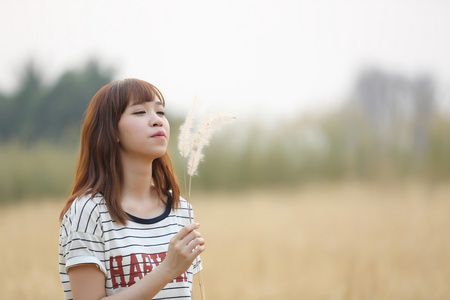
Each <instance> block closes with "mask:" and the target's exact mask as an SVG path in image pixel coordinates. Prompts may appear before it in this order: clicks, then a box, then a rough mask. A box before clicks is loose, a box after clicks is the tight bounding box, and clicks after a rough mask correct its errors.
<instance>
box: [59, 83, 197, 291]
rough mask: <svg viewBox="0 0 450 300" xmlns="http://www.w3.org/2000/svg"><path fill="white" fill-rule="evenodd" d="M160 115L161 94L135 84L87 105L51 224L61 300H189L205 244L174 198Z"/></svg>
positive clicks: (176, 191) (107, 90) (112, 87)
mask: <svg viewBox="0 0 450 300" xmlns="http://www.w3.org/2000/svg"><path fill="white" fill-rule="evenodd" d="M164 106H165V102H164V98H163V96H162V94H161V93H160V91H159V90H158V89H157V88H156V87H154V86H153V85H151V84H150V83H147V82H145V81H142V80H138V79H126V80H121V81H116V82H113V83H110V84H108V85H106V86H104V87H103V88H101V89H100V90H99V91H98V92H97V94H96V95H95V96H94V97H93V99H92V101H91V103H90V105H89V107H88V109H87V111H86V116H85V120H84V124H83V127H82V132H81V144H80V153H79V158H78V164H77V170H76V176H75V184H74V188H73V191H72V194H71V196H70V197H69V199H68V200H67V202H66V204H65V206H64V208H63V210H62V212H61V216H60V218H61V231H60V241H59V270H60V277H61V281H62V285H63V289H64V293H65V297H66V299H83V300H89V299H96V300H97V299H103V298H105V297H108V298H111V299H146V300H148V299H152V298H153V299H190V298H191V293H192V277H193V275H194V274H195V273H197V272H198V271H199V270H200V269H201V261H200V259H196V257H197V256H198V255H199V254H200V253H201V252H203V251H204V250H205V246H204V243H205V241H204V239H203V238H202V237H201V235H200V233H199V232H198V231H196V230H197V229H198V227H199V224H197V223H191V220H190V215H191V214H192V213H193V212H192V208H191V206H190V205H189V204H188V203H187V202H186V201H185V200H184V199H182V198H181V197H180V188H179V185H178V183H177V180H176V177H175V174H174V172H173V169H172V164H171V160H170V157H169V154H168V152H167V145H168V141H169V133H170V128H169V123H168V121H167V119H166V118H165V116H164Z"/></svg>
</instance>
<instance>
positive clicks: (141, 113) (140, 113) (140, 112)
mask: <svg viewBox="0 0 450 300" xmlns="http://www.w3.org/2000/svg"><path fill="white" fill-rule="evenodd" d="M143 114H145V111H144V110H140V111H137V112H134V113H133V115H143Z"/></svg>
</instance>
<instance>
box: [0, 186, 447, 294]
mask: <svg viewBox="0 0 450 300" xmlns="http://www.w3.org/2000/svg"><path fill="white" fill-rule="evenodd" d="M449 198H450V188H449V186H444V185H442V186H439V187H436V188H435V189H434V190H430V189H429V186H428V185H427V184H423V183H421V182H416V184H414V185H401V186H396V185H390V186H382V187H380V186H371V185H367V184H364V185H360V184H356V183H354V182H352V183H346V184H339V185H324V184H313V185H304V186H302V187H301V188H289V189H258V190H254V191H245V192H226V193H225V192H223V193H222V192H220V193H217V192H213V193H195V199H196V201H195V203H194V208H195V210H196V220H197V221H199V222H200V223H201V224H202V229H201V232H202V236H204V237H205V240H206V245H207V250H206V251H205V253H203V254H202V261H203V267H204V271H203V278H204V281H205V286H206V294H207V295H208V298H210V299H214V300H222V299H227V300H228V299H236V300H265V299H286V300H290V299H292V300H297V299H334V300H366V299H367V300H370V299H380V300H385V299H396V300H403V299H404V300H414V299H417V300H419V299H431V300H440V299H442V300H444V299H450V285H449V284H448V279H449V278H450V254H449V253H450V235H449V234H448V228H450V218H448V211H449V210H450V202H449V201H448V199H449ZM30 200H33V199H30ZM61 205H62V203H61V202H60V203H56V202H55V201H49V202H40V203H36V202H34V201H30V202H29V203H22V204H20V205H15V206H7V207H3V208H2V209H1V210H0V234H1V236H2V240H3V243H2V244H1V246H0V257H2V258H3V261H2V268H1V270H2V272H1V274H0V290H1V291H2V295H1V297H0V298H1V299H33V300H40V299H61V298H62V296H63V293H62V287H61V284H60V281H59V274H58V235H59V222H58V215H59V211H60V209H61ZM196 286H197V285H194V287H196ZM197 296H198V297H197V298H196V299H199V298H200V297H199V296H200V294H199V293H197Z"/></svg>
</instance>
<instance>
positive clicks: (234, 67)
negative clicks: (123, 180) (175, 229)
mask: <svg viewBox="0 0 450 300" xmlns="http://www.w3.org/2000/svg"><path fill="white" fill-rule="evenodd" d="M449 13H450V2H449V1H447V0H431V1H430V0H428V1H425V0H415V1H406V0H395V1H387V0H379V1H372V0H363V1H356V0H339V1H332V0H319V1H300V0H289V1H288V0H281V1H265V0H263V1H256V0H241V1H204V0H199V1H185V0H184V1H179V0H170V1H159V0H158V1H153V0H152V1H117V0H114V1H104V0H101V1H56V0H43V1H38V2H36V1H30V0H19V1H17V0H15V1H12V0H2V2H1V3H0V22H1V26H0V33H1V37H2V38H1V40H2V47H1V50H0V53H1V55H0V214H1V216H2V221H1V222H2V223H0V225H1V227H0V229H1V233H2V234H3V235H4V236H6V238H7V240H8V239H9V240H8V244H7V245H6V244H2V246H1V247H0V249H1V250H0V251H2V255H4V256H6V257H8V258H10V261H11V265H6V266H5V268H7V269H8V271H10V273H11V274H15V273H14V272H15V271H13V270H15V269H16V267H17V265H15V264H14V263H13V262H15V261H16V259H17V255H18V254H17V253H21V252H17V251H16V250H17V249H18V248H20V249H23V248H27V247H28V246H27V244H26V243H24V239H30V238H31V236H33V237H34V238H38V237H39V238H40V239H37V240H36V241H35V243H36V245H41V246H39V247H41V248H39V249H40V250H39V251H36V252H35V253H34V255H35V256H31V257H29V259H28V260H25V261H22V264H24V265H23V267H28V268H30V270H32V271H31V272H30V274H29V275H30V276H31V277H30V278H28V283H27V284H28V285H27V287H24V285H23V282H21V279H20V278H21V277H20V276H22V275H19V274H18V273H17V278H16V277H14V276H13V275H11V276H10V277H8V278H6V279H4V280H0V286H1V285H2V284H4V285H5V286H4V287H3V286H2V290H5V289H6V290H7V291H9V292H10V294H8V293H7V294H6V295H9V296H10V297H9V296H7V297H8V299H9V298H11V299H15V298H16V297H15V296H13V295H16V294H17V293H19V295H21V296H22V298H27V297H30V298H31V297H36V295H38V296H39V295H41V298H42V299H48V298H49V297H50V298H52V297H53V295H57V296H58V297H60V296H61V295H62V294H59V293H60V291H59V282H58V280H59V279H58V274H57V269H56V268H55V266H56V264H57V262H56V259H57V238H58V237H57V233H58V226H59V225H58V220H57V218H58V211H59V209H60V207H61V205H62V203H63V202H64V199H65V198H66V197H67V196H68V195H69V193H70V190H71V183H72V178H73V175H74V168H75V160H76V156H77V151H78V143H79V133H80V126H81V124H82V122H83V113H84V111H85V109H86V108H87V105H88V104H89V101H90V99H91V98H92V96H93V95H94V94H95V92H96V91H97V90H98V89H99V88H100V87H101V86H103V85H105V84H107V83H109V82H111V81H113V80H117V79H122V78H128V77H134V78H140V79H143V80H146V81H149V82H151V83H153V84H155V85H156V86H157V87H158V88H159V89H160V90H161V91H162V93H163V95H164V96H165V98H166V102H167V108H166V112H167V116H168V119H169V121H170V123H171V128H172V135H171V146H170V153H171V156H172V158H173V160H174V164H175V168H176V170H177V171H178V174H179V177H180V181H181V182H184V175H183V170H184V165H185V161H184V160H183V159H182V158H181V156H180V155H179V154H178V151H177V148H176V147H177V145H176V139H177V134H178V129H179V126H180V125H181V123H182V122H183V121H184V118H185V115H186V114H187V112H188V110H189V108H190V106H191V104H192V101H193V100H194V98H197V99H199V100H200V101H201V104H200V105H201V107H202V110H203V112H204V113H208V111H211V110H220V111H227V112H231V113H233V114H235V115H236V116H237V120H236V121H235V122H234V123H232V124H229V125H226V126H224V128H223V129H221V130H220V131H219V132H218V133H217V134H216V135H215V136H214V137H213V140H212V142H211V145H210V146H209V147H208V148H207V149H206V150H205V161H204V162H203V163H202V164H201V165H200V168H199V176H198V177H195V178H194V181H193V188H194V198H196V199H193V204H194V207H196V208H197V214H196V216H197V218H199V219H200V220H202V219H203V220H205V222H204V223H206V224H205V225H204V226H203V227H206V228H204V230H205V231H206V232H205V234H206V236H207V237H208V238H209V240H210V245H211V246H210V248H209V250H210V251H209V253H207V254H205V255H206V257H205V264H206V265H207V264H208V261H209V264H210V265H209V268H208V267H205V277H206V278H207V280H206V281H207V283H206V285H207V292H208V293H209V294H210V295H211V294H212V295H213V299H230V298H232V299H281V298H282V299H300V298H307V299H386V298H390V299H394V298H395V299H424V297H425V298H427V299H445V298H448V297H450V291H449V289H448V287H447V285H446V284H444V283H445V282H446V281H448V278H449V277H448V276H449V275H450V269H449V268H448V267H447V268H442V266H443V265H444V264H443V262H450V258H449V253H450V251H449V250H450V238H449V237H447V234H445V233H444V232H443V231H441V230H440V229H442V228H449V227H448V226H450V222H449V221H447V218H446V217H445V214H443V212H444V211H448V209H449V208H450V204H448V203H447V202H448V198H449V197H450V188H449V184H448V183H449V179H450V156H449V153H450V139H449V137H448V136H449V133H450V55H449V53H450V34H449V33H450V18H449V17H448V16H449ZM280 205H281V206H283V207H291V208H292V209H288V211H285V210H281V211H278V210H279V209H280ZM248 210H251V211H252V214H251V215H248V214H245V213H242V214H241V213H237V211H239V212H240V211H242V212H244V211H248ZM215 211H222V212H224V214H225V213H230V214H233V215H234V216H235V218H238V217H240V219H239V218H238V219H236V220H235V221H236V222H234V226H236V227H231V228H228V229H225V228H224V227H223V223H226V222H228V219H223V220H221V219H220V218H219V219H217V218H211V217H210V215H211V214H212V213H213V212H215ZM274 212H277V214H276V218H275V216H274V215H273V214H274ZM358 212H359V213H358ZM41 214H42V215H41ZM361 214H362V215H363V216H365V217H363V216H362V215H361ZM301 216H303V218H301ZM312 216H315V217H314V218H313V217H312ZM277 218H278V219H277ZM24 219H27V220H28V221H27V222H31V221H30V220H35V222H36V223H37V224H39V226H37V227H36V223H26V224H28V225H26V226H25V225H23V224H25V223H24V222H23V220H24ZM42 219H45V220H47V221H46V222H42ZM50 220H51V221H50ZM261 220H272V221H273V222H274V224H273V226H275V227H270V228H265V227H264V226H263V225H262V224H261V223H259V222H260V221H261ZM277 220H278V221H279V222H278V221H277ZM299 222H300V223H299ZM302 222H303V223H302ZM399 222H400V223H399ZM47 223H48V224H47ZM46 224H47V225H46ZM208 224H209V225H208ZM249 224H259V225H261V226H262V227H261V226H256V225H249ZM264 224H265V223H264ZM324 224H326V225H324ZM339 224H340V225H339ZM21 226H24V227H21ZM27 226H28V227H27ZM339 226H342V227H339ZM12 228H15V229H14V230H13V229H12ZM208 228H209V229H208ZM243 228H245V230H244V229H243ZM263 228H265V229H264V230H263ZM301 228H303V229H304V228H307V229H308V230H303V231H302V230H301ZM331 228H334V229H331ZM392 228H403V229H402V230H403V231H402V232H398V231H397V232H395V231H392ZM292 229H300V230H299V232H296V233H295V234H294V233H292ZM33 230H36V232H34V231H33ZM227 230H228V231H227ZM271 230H273V234H274V235H275V236H277V238H275V239H273V236H272V240H271V239H269V238H268V237H266V236H265V233H267V232H271ZM327 230H331V231H327ZM333 230H337V232H336V231H333ZM358 230H359V231H358ZM288 231H289V232H290V233H291V234H290V235H286V232H288ZM237 232H239V233H240V235H242V236H241V239H242V241H247V243H245V245H246V247H244V248H242V251H241V253H245V255H243V256H242V257H241V259H242V261H239V266H233V267H232V268H231V269H229V270H228V271H229V272H228V273H227V272H224V269H226V268H227V267H228V266H229V264H227V263H226V262H225V261H226V260H225V257H227V255H228V253H227V251H230V252H233V251H235V249H234V248H233V245H229V248H227V247H225V246H224V245H226V244H227V241H228V240H227V238H229V242H230V244H234V238H235V237H236V233H237ZM337 236H338V237H340V238H339V239H337V240H336V237H337ZM400 236H401V237H405V236H408V237H409V238H407V239H401V238H399V237H400ZM369 237H370V238H369ZM366 238H367V239H368V240H365V239H366ZM293 241H296V242H295V243H294V242H293ZM324 241H328V242H324ZM329 241H332V242H329ZM361 241H363V242H361ZM364 241H365V242H364ZM399 241H400V242H399ZM396 243H399V244H396ZM33 245H34V244H33ZM313 245H314V247H313ZM355 245H364V247H359V248H358V247H356V248H355ZM381 245H384V246H381ZM424 245H426V246H424ZM365 246H367V247H365ZM378 246H379V247H378ZM224 247H225V248H224ZM424 247H425V248H424ZM261 248H265V249H272V250H273V251H278V253H280V252H279V251H284V252H283V253H284V254H283V257H284V260H282V261H281V262H279V264H278V265H271V264H269V265H267V262H268V261H270V260H271V259H273V253H274V252H271V251H269V250H261ZM369 248H370V249H371V250H368V249H369ZM226 249H228V250H226ZM286 249H289V251H287V250H286ZM373 249H379V251H381V252H377V250H373ZM321 250H322V251H323V252H321ZM267 251H269V252H267ZM286 251H287V252H286ZM373 251H375V252H373ZM42 253H47V255H50V254H52V255H53V254H54V256H55V257H53V256H48V260H40V259H38V257H40V255H42ZM49 253H50V254H49ZM343 253H345V255H343ZM380 253H382V254H383V255H381V254H380ZM386 253H387V254H388V255H386ZM405 253H409V254H410V256H408V257H407V258H405ZM425 253H426V255H425ZM15 255H16V256H15ZM25 256H26V255H25ZM27 257H28V256H27ZM355 257H356V258H355ZM358 258H359V259H358ZM311 259H312V261H311ZM405 259H406V260H405ZM430 259H434V260H431V261H428V260H430ZM51 260H55V262H54V263H53V265H54V266H53V265H48V261H51ZM39 261H40V262H39ZM43 262H47V264H43ZM324 262H327V266H328V267H325V265H324ZM417 262H421V264H417ZM39 263H41V265H39ZM414 263H416V265H414ZM411 264H413V267H411ZM447 265H448V264H447ZM294 266H295V267H294ZM318 266H322V267H323V268H318ZM388 266H391V267H388ZM405 266H408V267H405ZM384 267H386V268H390V269H389V271H386V268H384ZM308 268H309V269H308ZM44 269H45V270H44ZM242 269H244V270H248V274H247V273H246V272H242ZM299 270H306V271H307V274H313V275H311V276H306V275H305V274H303V275H299V274H298V272H299ZM236 271H239V272H240V273H241V274H244V275H242V276H245V275H248V281H247V283H249V284H248V285H246V286H241V285H240V282H242V281H241V280H239V279H236V280H234V281H233V280H232V278H234V276H235V275H233V274H234V273H235V272H236ZM42 272H44V273H45V272H47V273H45V274H47V277H45V278H51V280H50V281H51V284H50V283H49V282H48V280H47V281H46V282H45V283H44V282H41V280H42V276H41V274H42ZM208 272H209V273H208ZM411 274H412V275H411ZM432 274H433V275H432ZM364 275H366V276H368V277H365V276H364ZM302 276H303V277H302ZM408 276H409V277H408ZM218 278H220V279H221V280H220V282H227V287H229V288H227V289H225V288H223V287H222V285H220V284H219V283H216V282H215V281H218ZM280 278H281V279H280ZM361 278H369V279H367V281H364V282H361V281H360V280H361ZM400 278H402V279H400ZM405 278H406V279H405ZM208 280H209V281H210V283H209V284H208ZM31 283H34V285H33V284H31ZM324 284H326V285H328V286H330V287H333V289H334V290H335V291H337V292H336V293H335V294H333V295H331V294H330V293H329V292H326V291H324V290H323V289H321V288H320V287H321V286H323V285H324ZM219 285H220V287H219ZM43 286H44V288H43ZM53 291H55V292H54V293H55V294H49V293H53ZM49 295H52V296H49ZM413 295H414V296H413ZM421 295H422V296H423V297H422V296H421ZM425 295H427V296H425ZM430 295H431V296H430ZM371 297H372V298H371ZM414 297H416V298H414ZM430 297H431V298H430ZM38 298H39V297H38ZM34 299H35V298H34Z"/></svg>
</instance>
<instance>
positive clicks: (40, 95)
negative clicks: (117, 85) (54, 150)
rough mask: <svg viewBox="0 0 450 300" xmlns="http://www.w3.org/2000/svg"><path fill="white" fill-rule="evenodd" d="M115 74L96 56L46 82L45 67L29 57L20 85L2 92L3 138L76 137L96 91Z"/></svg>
mask: <svg viewBox="0 0 450 300" xmlns="http://www.w3.org/2000/svg"><path fill="white" fill-rule="evenodd" d="M113 76H114V72H113V70H112V68H102V67H101V66H100V63H99V62H98V61H96V60H94V59H92V60H89V61H88V62H87V63H86V64H85V65H83V66H81V67H80V68H79V69H74V70H67V71H66V72H64V73H63V74H62V75H61V76H59V78H57V80H56V81H55V82H54V83H52V84H44V82H43V80H42V78H43V71H42V70H40V69H39V68H38V67H37V66H36V64H35V63H34V62H33V61H32V60H30V61H28V62H27V63H26V64H25V66H24V68H23V71H22V75H21V78H20V82H19V87H18V88H17V89H16V90H15V91H14V92H12V93H10V94H5V93H1V94H0V140H2V141H8V140H15V141H20V142H21V143H24V144H30V143H33V142H36V141H39V140H47V141H51V142H59V141H61V140H64V139H71V138H74V137H76V136H77V133H78V131H79V128H80V124H81V123H80V121H81V119H82V116H83V113H84V111H85V110H86V108H87V106H88V104H89V102H90V100H91V99H92V97H93V95H94V94H95V93H96V92H97V90H98V89H99V87H101V86H103V85H105V84H107V83H109V82H110V81H111V80H112V78H113Z"/></svg>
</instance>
